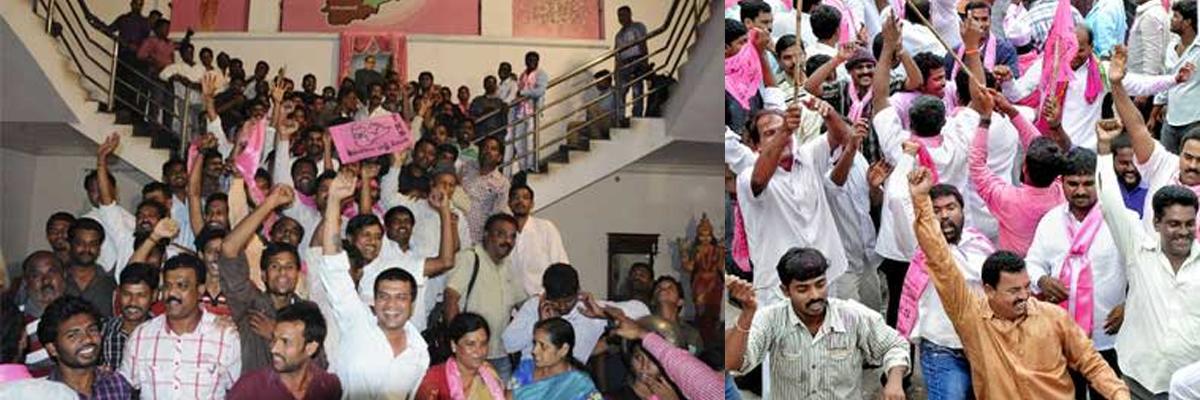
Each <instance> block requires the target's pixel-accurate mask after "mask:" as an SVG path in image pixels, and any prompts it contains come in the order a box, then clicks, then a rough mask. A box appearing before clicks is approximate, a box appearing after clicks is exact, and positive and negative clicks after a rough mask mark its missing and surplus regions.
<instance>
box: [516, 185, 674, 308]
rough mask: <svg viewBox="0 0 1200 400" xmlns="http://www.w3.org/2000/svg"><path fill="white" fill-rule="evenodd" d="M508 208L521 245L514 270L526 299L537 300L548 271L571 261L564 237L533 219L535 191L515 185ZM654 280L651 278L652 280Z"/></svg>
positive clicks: (548, 223) (544, 221)
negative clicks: (563, 240) (543, 275)
mask: <svg viewBox="0 0 1200 400" xmlns="http://www.w3.org/2000/svg"><path fill="white" fill-rule="evenodd" d="M508 208H510V209H512V213H513V217H514V218H516V219H517V241H516V243H515V245H514V247H513V251H512V268H511V270H512V272H513V274H514V275H515V278H516V280H517V282H518V283H519V284H520V285H522V287H523V288H524V289H525V295H526V296H535V295H537V294H539V293H542V292H543V289H542V285H541V283H542V282H541V279H542V273H544V272H546V267H549V266H550V264H554V263H563V264H568V263H570V262H571V261H570V260H569V259H568V258H567V250H566V249H564V248H563V244H562V235H561V234H559V233H558V227H557V226H555V225H554V222H551V221H550V220H547V219H543V218H538V217H535V216H533V188H531V187H529V186H527V185H524V184H516V185H513V186H512V188H510V189H508ZM653 279H654V276H653V274H651V276H650V277H649V279H648V280H653ZM647 283H649V282H647ZM647 294H648V293H647ZM647 297H649V296H647ZM647 300H648V298H647Z"/></svg>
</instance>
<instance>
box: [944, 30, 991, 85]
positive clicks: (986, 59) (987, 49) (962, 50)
mask: <svg viewBox="0 0 1200 400" xmlns="http://www.w3.org/2000/svg"><path fill="white" fill-rule="evenodd" d="M966 52H967V46H959V47H958V59H960V60H962V59H963V54H966ZM995 66H996V35H991V34H989V35H988V40H987V43H986V44H984V49H983V68H984V69H988V70H990V69H992V68H993V67H995ZM959 67H962V65H960V64H959V63H957V62H955V63H954V68H953V70H952V71H951V72H950V76H947V77H946V79H947V80H951V81H953V80H954V77H956V76H958V69H959ZM981 78H982V77H981Z"/></svg>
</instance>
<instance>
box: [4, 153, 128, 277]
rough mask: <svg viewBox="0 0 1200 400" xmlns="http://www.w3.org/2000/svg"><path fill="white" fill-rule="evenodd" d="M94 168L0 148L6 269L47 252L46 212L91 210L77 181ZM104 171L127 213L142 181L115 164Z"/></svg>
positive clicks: (76, 159) (84, 160)
mask: <svg viewBox="0 0 1200 400" xmlns="http://www.w3.org/2000/svg"><path fill="white" fill-rule="evenodd" d="M5 133H6V134H9V132H5ZM95 168H96V158H95V157H94V156H37V155H33V154H29V153H24V152H20V151H14V150H10V149H0V187H3V188H4V190H3V191H0V226H2V227H3V228H2V230H0V246H3V250H4V251H3V253H4V257H5V260H4V262H5V264H6V265H8V266H9V267H10V268H19V263H20V262H21V260H22V259H24V258H25V256H27V255H29V253H31V252H33V251H35V250H43V249H49V248H50V246H49V244H47V243H46V234H45V226H46V225H45V224H46V219H47V218H49V217H50V215H51V214H53V213H55V212H58V211H66V212H69V213H72V214H74V215H76V216H78V215H82V214H83V213H84V212H86V211H88V210H90V209H91V205H89V204H88V201H87V194H86V193H85V192H84V190H83V177H84V175H86V174H87V173H88V171H90V170H93V169H95ZM110 170H111V171H112V173H113V175H114V176H115V177H116V179H117V190H118V192H119V195H118V196H119V203H120V204H121V206H123V207H125V208H126V209H132V208H133V206H134V205H136V202H137V201H139V200H141V197H142V196H141V190H142V185H145V184H146V183H147V181H145V179H144V178H143V177H142V175H141V174H139V173H137V172H136V171H134V170H133V169H132V167H129V166H128V165H124V164H117V165H114V166H112V167H111V168H110ZM31 193H32V194H33V195H30V194H31ZM10 271H12V269H10ZM10 275H11V274H10Z"/></svg>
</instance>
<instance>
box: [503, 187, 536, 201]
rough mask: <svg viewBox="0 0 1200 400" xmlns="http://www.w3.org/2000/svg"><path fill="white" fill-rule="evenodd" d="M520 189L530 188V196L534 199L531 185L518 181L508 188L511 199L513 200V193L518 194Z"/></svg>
mask: <svg viewBox="0 0 1200 400" xmlns="http://www.w3.org/2000/svg"><path fill="white" fill-rule="evenodd" d="M518 190H528V191H529V198H530V199H531V200H532V199H533V188H531V187H529V185H527V184H524V183H517V184H513V185H512V187H510V188H508V198H509V200H511V199H512V198H513V195H516V194H517V191H518Z"/></svg>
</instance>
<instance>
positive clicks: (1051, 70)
mask: <svg viewBox="0 0 1200 400" xmlns="http://www.w3.org/2000/svg"><path fill="white" fill-rule="evenodd" d="M1078 50H1079V42H1078V41H1076V39H1075V19H1074V18H1072V17H1071V2H1070V1H1069V0H1058V7H1057V8H1056V9H1055V11H1054V22H1053V23H1052V24H1051V25H1050V33H1048V34H1047V35H1046V43H1045V44H1044V45H1043V47H1042V79H1041V81H1039V82H1040V84H1039V85H1038V87H1040V88H1045V89H1046V90H1042V93H1046V94H1048V95H1053V94H1054V93H1056V92H1057V90H1054V89H1053V88H1057V87H1058V85H1059V84H1060V83H1064V82H1070V81H1071V77H1072V76H1074V75H1075V71H1073V70H1072V69H1071V59H1073V58H1075V53H1076V52H1077V51H1078ZM1055 74H1057V76H1055Z"/></svg>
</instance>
